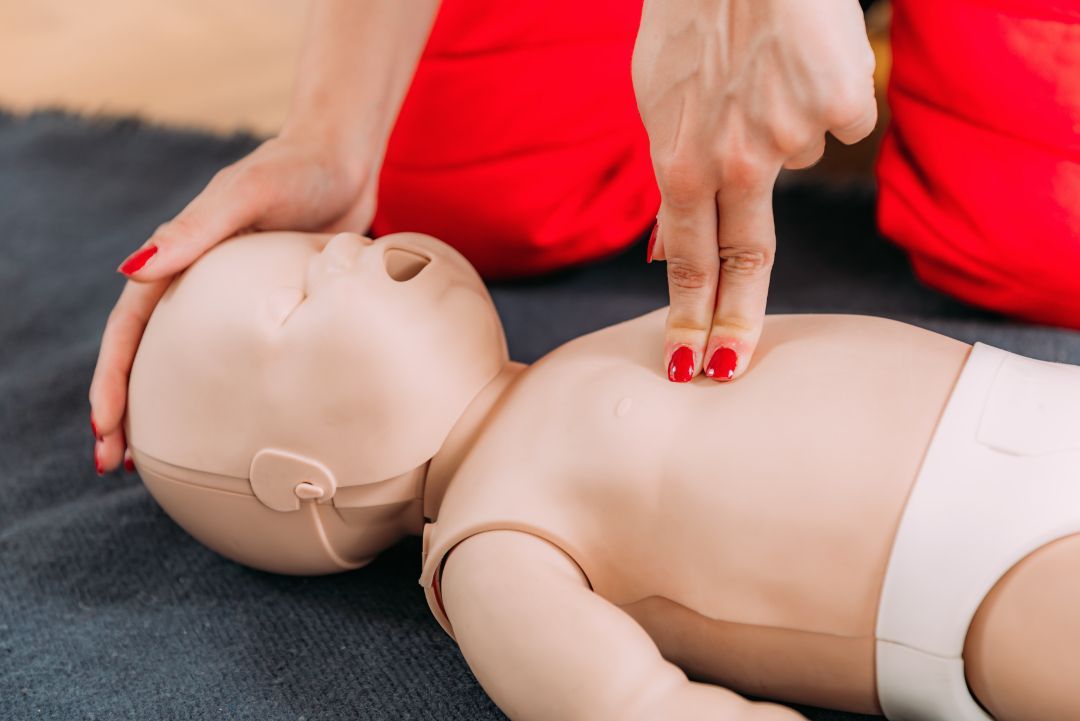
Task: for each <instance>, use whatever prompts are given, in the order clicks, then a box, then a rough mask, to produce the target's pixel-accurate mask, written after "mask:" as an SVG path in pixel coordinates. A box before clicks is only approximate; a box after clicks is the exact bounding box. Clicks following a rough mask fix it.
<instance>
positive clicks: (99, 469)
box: [94, 443, 105, 476]
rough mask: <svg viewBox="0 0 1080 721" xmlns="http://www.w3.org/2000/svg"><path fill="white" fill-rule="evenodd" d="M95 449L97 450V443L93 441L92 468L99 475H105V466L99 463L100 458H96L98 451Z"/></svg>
mask: <svg viewBox="0 0 1080 721" xmlns="http://www.w3.org/2000/svg"><path fill="white" fill-rule="evenodd" d="M97 451H98V447H97V443H95V444H94V470H96V471H97V474H98V475H99V476H104V475H105V468H104V466H102V465H101V459H99V458H98V452H97Z"/></svg>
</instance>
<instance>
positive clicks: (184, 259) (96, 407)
mask: <svg viewBox="0 0 1080 721" xmlns="http://www.w3.org/2000/svg"><path fill="white" fill-rule="evenodd" d="M437 9H438V0H416V1H415V2H409V3H401V2H399V1H398V0H362V1H359V2H358V1H357V0H317V1H316V2H313V3H312V6H311V18H310V22H309V27H308V38H307V42H306V44H305V47H304V53H303V57H302V58H301V63H300V69H299V73H298V81H297V89H296V95H295V97H294V99H293V105H292V111H291V112H290V115H289V122H288V123H287V124H286V128H285V130H283V131H282V133H281V135H279V136H278V137H277V138H274V139H272V140H269V141H267V142H266V143H264V144H263V145H261V146H260V147H259V148H257V149H256V150H255V151H254V152H253V153H251V154H250V155H248V156H247V157H246V158H243V159H242V160H240V161H239V162H237V163H236V164H234V165H232V166H230V167H228V168H225V169H224V170H222V171H221V172H219V173H218V174H217V175H215V176H214V178H213V180H211V181H210V184H209V185H208V186H207V187H206V189H205V190H203V192H202V193H200V194H199V195H198V196H197V197H196V198H195V199H194V200H193V201H191V203H190V204H189V205H188V206H187V207H186V208H184V210H183V211H181V212H180V214H179V215H177V216H176V217H175V218H173V220H171V221H170V222H168V223H166V224H165V225H163V226H161V227H160V228H158V230H157V231H156V232H155V233H154V234H153V236H152V237H151V238H150V239H149V240H148V241H146V243H144V244H143V246H142V248H140V249H139V250H137V251H135V252H134V253H133V254H132V255H130V256H129V257H128V258H127V260H125V261H124V262H123V263H122V264H121V266H120V268H119V269H118V270H120V272H122V273H124V274H125V275H127V276H128V277H129V278H131V280H129V281H128V283H127V284H126V285H125V286H124V290H123V292H122V293H121V294H120V299H119V300H118V301H117V303H116V307H115V308H114V309H113V311H112V313H110V315H109V320H108V323H107V324H106V326H105V332H104V334H103V336H102V339H101V351H100V353H99V354H98V362H97V367H96V368H95V370H94V379H93V381H92V382H91V384H90V407H91V411H90V425H91V429H92V431H93V433H94V437H95V442H94V466H95V468H96V469H97V472H98V473H99V474H101V473H104V472H105V471H107V470H112V469H114V468H116V467H117V466H118V465H119V464H120V462H121V461H122V460H123V459H124V447H125V440H124V432H123V429H122V427H121V423H122V421H123V418H124V411H125V407H126V404H127V380H128V373H129V372H130V370H131V365H132V363H133V362H134V359H135V351H136V350H137V349H138V346H139V341H140V340H141V338H142V333H143V330H144V329H145V327H146V324H147V321H149V319H150V314H151V313H152V312H153V310H154V308H155V306H156V305H157V302H158V300H159V299H160V298H161V296H162V294H163V293H164V292H165V289H166V288H167V287H168V285H169V282H170V280H171V278H172V276H173V275H174V274H176V273H178V272H180V271H182V270H184V268H186V267H187V266H188V265H190V264H191V263H192V262H193V261H194V260H195V259H196V258H198V257H199V256H200V255H202V254H203V253H205V252H206V251H207V250H209V249H210V248H212V247H213V246H214V245H216V244H218V243H220V242H221V241H223V240H225V239H226V238H229V237H230V236H233V235H236V234H237V233H239V232H242V231H246V230H250V229H259V230H325V231H333V230H352V231H358V232H364V231H366V230H367V228H368V226H369V225H370V222H371V218H372V216H373V215H374V212H375V197H376V188H375V184H376V180H377V178H378V173H379V168H380V166H381V163H382V157H383V153H384V152H385V148H386V143H387V140H388V138H389V136H390V131H391V129H392V127H393V122H394V118H395V117H396V116H397V112H398V108H400V107H401V102H402V100H403V99H404V97H405V92H406V90H407V89H408V87H409V83H410V82H411V80H412V75H413V72H414V71H415V69H416V63H417V61H418V59H419V57H420V52H421V51H422V49H423V47H424V44H425V43H426V42H427V36H428V33H429V31H430V29H431V24H432V22H433V21H434V18H435V12H436V10H437ZM125 465H127V464H125Z"/></svg>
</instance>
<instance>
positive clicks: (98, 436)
mask: <svg viewBox="0 0 1080 721" xmlns="http://www.w3.org/2000/svg"><path fill="white" fill-rule="evenodd" d="M90 430H91V432H93V434H94V438H96V439H97V440H99V441H100V440H101V434H100V433H98V430H97V423H94V412H93V411H90Z"/></svg>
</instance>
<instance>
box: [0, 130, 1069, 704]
mask: <svg viewBox="0 0 1080 721" xmlns="http://www.w3.org/2000/svg"><path fill="white" fill-rule="evenodd" d="M255 143H256V141H255V140H254V139H253V138H250V137H239V136H238V137H232V138H220V137H211V136H206V135H200V134H196V133H185V132H177V131H170V130H162V129H157V128H152V127H147V126H145V125H142V124H140V123H137V122H133V121H119V122H117V121H94V120H85V119H79V118H75V117H69V116H65V115H61V114H39V115H35V116H32V117H30V118H15V117H12V116H7V115H0V244H2V245H0V249H2V253H0V429H2V436H0V468H2V470H3V472H2V473H0V718H10V719H20V720H21V719H140V720H142V719H155V720H158V719H161V720H164V719H185V720H189V719H258V720H259V721H272V720H277V719H281V720H285V719H289V720H291V721H299V720H304V719H306V720H308V721H313V720H315V719H352V718H358V719H467V720H468V721H482V720H483V719H495V718H501V716H500V714H499V712H498V710H497V709H496V708H495V707H494V705H493V704H492V703H491V702H490V701H489V700H488V699H487V698H486V697H485V695H484V693H483V691H482V690H481V689H480V688H479V686H478V685H477V683H476V682H475V681H474V680H473V678H472V676H471V674H470V673H469V670H468V668H467V667H466V665H465V663H464V662H463V660H462V658H461V656H460V654H459V653H458V651H457V649H456V648H455V646H454V645H453V643H452V642H451V641H450V640H449V639H448V638H447V637H446V636H445V635H444V634H443V633H442V631H441V630H440V629H439V628H438V626H437V625H436V623H435V621H434V620H433V619H432V618H431V617H430V615H429V613H428V610H427V608H426V606H425V604H424V600H423V598H422V594H421V592H420V589H419V587H418V586H417V583H416V578H417V575H418V570H419V569H418V566H419V548H418V544H417V543H415V542H407V543H403V544H401V546H399V547H398V548H395V549H393V550H392V551H390V552H388V553H386V554H385V555H384V556H383V557H382V558H380V559H379V560H378V561H377V562H376V563H374V564H373V565H372V566H370V567H368V568H366V569H363V570H360V571H357V572H353V573H348V574H344V575H339V576H335V577H328V578H311V579H302V578H286V577H279V576H274V575H270V574H266V573H260V572H257V571H252V570H249V569H246V568H242V567H240V566H238V565H236V564H233V563H230V562H228V561H225V560H223V559H221V558H219V557H217V556H215V555H214V554H213V553H211V552H209V551H207V550H205V549H204V548H202V547H201V546H200V545H199V544H197V543H196V542H195V541H193V540H192V539H191V538H189V537H188V536H187V535H185V534H184V532H182V531H181V530H180V529H179V528H177V527H176V526H175V525H174V524H173V523H172V522H171V521H170V520H169V519H168V518H167V517H166V516H165V515H164V514H163V513H162V512H161V511H160V510H159V509H158V508H157V506H156V505H155V504H154V502H153V501H152V500H151V499H150V497H149V496H148V495H147V492H146V491H145V490H144V489H143V487H142V486H141V484H140V483H139V479H138V478H137V477H136V476H134V475H132V474H114V475H110V476H107V477H106V478H103V479H102V478H98V477H97V476H96V475H95V473H94V469H93V465H92V462H91V448H92V441H91V435H90V429H89V423H88V411H89V406H88V404H87V400H86V393H87V387H88V384H89V380H90V375H91V371H92V369H93V364H94V361H95V357H96V354H97V348H98V340H99V338H100V333H101V329H102V327H103V324H104V322H105V318H106V315H107V313H108V311H109V309H110V308H111V307H112V303H113V301H114V300H115V298H116V296H117V294H118V293H119V290H120V287H121V285H122V279H121V278H120V276H118V275H117V274H116V273H115V272H113V269H114V268H115V267H116V265H117V263H119V261H120V260H121V259H122V258H123V257H124V256H125V255H126V254H127V253H128V252H130V251H131V250H132V249H133V248H135V247H136V246H137V245H138V244H139V243H141V242H142V241H143V240H144V239H145V238H146V237H147V234H148V233H150V232H151V231H152V230H153V228H154V227H155V226H156V225H157V224H158V223H160V222H162V221H163V220H165V219H166V218H168V217H170V216H171V215H172V214H173V213H175V212H176V211H177V210H178V209H180V207H181V206H182V205H183V204H184V203H185V202H186V201H187V200H188V199H190V198H191V197H192V196H193V195H194V194H195V193H196V192H197V191H198V190H199V189H200V188H201V187H202V186H203V185H204V184H205V183H206V181H207V180H208V178H209V177H210V175H211V174H212V173H213V172H214V171H215V170H216V169H217V168H219V167H221V166H222V165H224V164H226V163H228V162H230V161H232V160H234V159H235V158H237V157H239V156H241V155H242V154H244V153H245V152H246V151H248V150H250V149H251V148H252V147H254V145H255ZM776 212H777V226H778V228H777V229H778V234H779V237H780V254H779V258H778V265H777V269H776V273H775V277H774V282H773V292H772V296H771V299H770V310H771V311H772V312H812V311H837V312H857V313H871V314H878V315H885V316H892V317H896V318H901V319H904V320H907V321H910V322H912V323H915V324H918V325H923V326H926V327H930V328H933V329H935V330H939V331H941V332H944V333H948V334H950V335H953V336H956V337H958V338H961V339H963V340H967V341H972V340H975V339H981V340H984V341H987V342H990V343H993V344H996V345H999V346H1002V347H1005V348H1008V349H1011V350H1016V351H1020V352H1023V353H1026V354H1028V355H1032V356H1037V357H1041V358H1046V359H1053V360H1071V361H1072V362H1080V335H1078V334H1075V333H1068V332H1064V331H1058V330H1052V329H1046V328H1035V327H1029V326H1023V325H1019V324H1016V323H1011V322H1006V321H1003V320H1002V319H1000V318H997V317H994V316H992V315H989V314H986V313H981V312H977V311H973V310H971V309H968V308H965V307H964V306H962V305H960V304H959V303H956V302H953V301H950V300H948V299H946V298H943V297H942V296H940V295H938V294H936V293H933V292H931V291H929V290H926V289H924V288H922V287H920V286H919V285H918V283H917V282H916V281H915V280H914V279H913V278H912V276H911V273H910V271H909V270H908V268H907V265H906V263H905V261H904V258H903V256H902V255H901V254H900V253H899V252H898V251H896V250H895V249H894V248H892V247H890V246H889V245H887V244H886V243H885V242H883V241H882V240H880V239H879V238H878V237H877V236H876V234H875V231H874V225H873V194H872V190H870V189H866V188H850V189H846V190H843V191H837V190H832V191H826V190H822V189H820V188H815V187H811V186H805V185H802V186H800V185H787V186H785V187H783V188H781V189H780V190H779V191H778V192H777V199H776ZM644 230H645V229H643V231H644ZM644 254H645V252H644V245H643V243H642V242H640V241H639V242H638V243H637V244H636V245H635V246H634V247H632V248H631V249H630V250H629V251H627V252H626V253H625V254H622V255H619V256H618V257H614V258H611V259H609V260H607V261H605V262H602V263H598V264H595V265H592V266H589V267H585V268H580V269H577V270H573V271H569V272H564V273H561V274H558V275H552V276H549V277H545V278H541V279H535V280H530V281H526V282H520V283H512V284H511V283H506V284H498V285H496V286H494V287H493V288H492V291H493V294H494V297H495V301H496V303H497V304H498V306H499V309H500V311H501V312H502V315H503V319H504V322H505V325H506V330H507V333H508V335H509V341H510V349H511V352H512V354H513V356H514V357H515V358H517V359H520V360H523V361H531V360H534V359H535V358H537V357H538V356H540V355H541V354H543V353H545V352H546V351H548V350H550V349H552V348H553V347H555V346H556V345H558V344H559V343H561V342H563V341H565V340H567V339H569V338H572V337H574V336H576V335H579V334H581V333H584V332H586V331H590V330H593V329H596V328H599V327H601V326H604V325H607V324H610V323H613V322H615V321H620V320H623V319H626V318H629V317H632V316H635V315H638V314H640V313H643V312H645V311H648V310H651V309H653V308H655V307H658V306H660V305H663V304H664V303H665V302H666V301H665V281H664V268H663V265H662V264H653V265H651V266H647V265H646V264H645V263H644ZM805 711H806V713H807V714H808V715H809V716H810V717H811V718H812V719H819V720H824V719H854V718H856V717H853V716H849V715H844V714H837V713H833V712H826V711H818V710H809V709H808V710H805Z"/></svg>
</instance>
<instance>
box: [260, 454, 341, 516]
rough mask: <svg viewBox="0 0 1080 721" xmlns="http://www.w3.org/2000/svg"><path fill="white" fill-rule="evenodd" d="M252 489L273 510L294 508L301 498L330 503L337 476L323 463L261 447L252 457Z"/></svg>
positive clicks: (298, 504) (335, 490) (292, 509)
mask: <svg viewBox="0 0 1080 721" xmlns="http://www.w3.org/2000/svg"><path fill="white" fill-rule="evenodd" d="M248 478H249V480H250V483H251V491H252V493H254V494H255V497H256V498H258V499H259V500H260V501H261V502H262V504H263V505H264V506H266V507H267V508H270V509H273V510H275V511H296V510H299V509H300V501H301V500H305V501H308V500H315V501H317V502H319V503H330V500H331V499H332V498H333V497H334V493H336V492H337V479H335V478H334V474H333V473H331V471H330V469H329V468H327V467H326V466H325V465H323V464H322V463H320V462H318V461H316V460H314V459H311V458H307V457H305V456H302V455H300V454H298V453H293V452H291V451H280V450H277V449H275V448H264V449H262V450H261V451H259V452H258V453H256V454H255V457H254V458H253V459H252V460H251V470H250V471H249V473H248Z"/></svg>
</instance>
